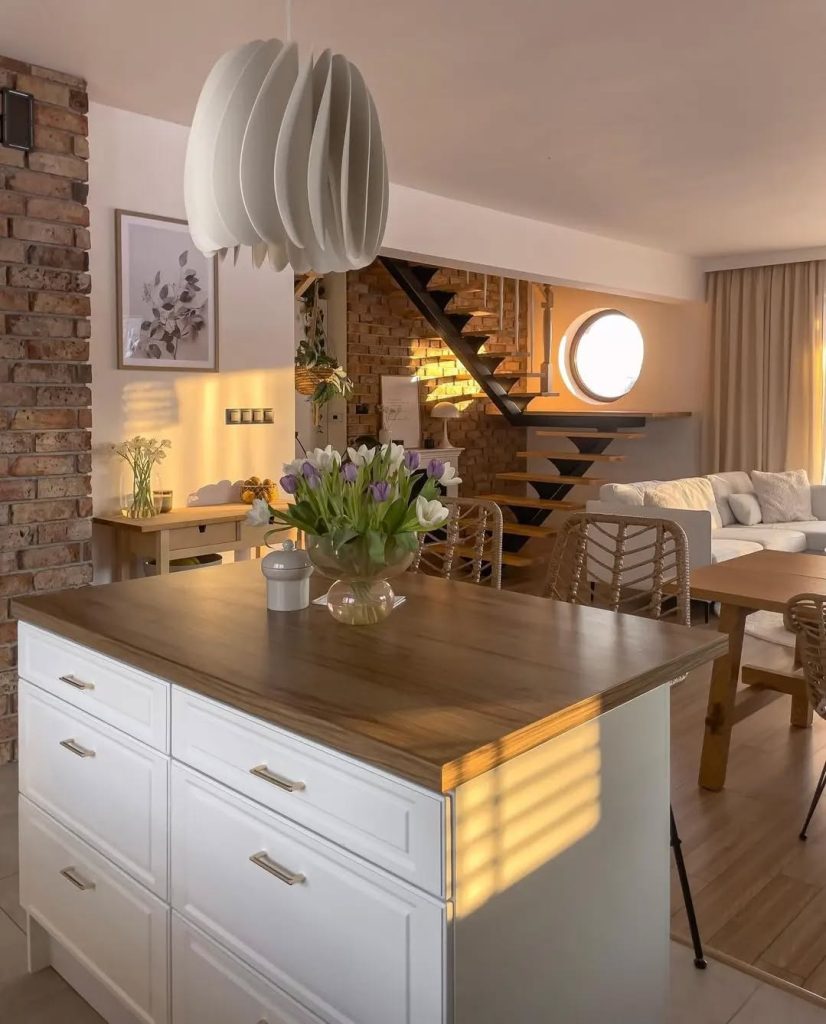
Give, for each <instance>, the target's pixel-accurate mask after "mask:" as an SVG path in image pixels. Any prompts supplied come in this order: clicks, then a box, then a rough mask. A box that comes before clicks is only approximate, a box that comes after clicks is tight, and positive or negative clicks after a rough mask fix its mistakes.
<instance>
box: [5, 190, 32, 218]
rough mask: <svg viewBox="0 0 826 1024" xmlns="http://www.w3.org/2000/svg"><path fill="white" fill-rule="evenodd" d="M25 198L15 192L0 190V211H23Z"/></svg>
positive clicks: (24, 210)
mask: <svg viewBox="0 0 826 1024" xmlns="http://www.w3.org/2000/svg"><path fill="white" fill-rule="evenodd" d="M25 212H26V198H25V196H21V195H18V193H16V192H5V191H3V192H0V213H25Z"/></svg>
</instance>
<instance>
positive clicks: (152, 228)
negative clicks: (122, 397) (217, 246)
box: [115, 210, 218, 372]
mask: <svg viewBox="0 0 826 1024" xmlns="http://www.w3.org/2000/svg"><path fill="white" fill-rule="evenodd" d="M115 252H116V264H117V265H116V272H117V310H118V313H117V316H118V368H119V369H121V370H137V369H140V370H179V371H180V370H200V371H212V372H214V371H216V370H217V369H218V261H217V258H216V257H215V256H211V257H207V256H204V255H203V253H201V252H199V251H198V249H196V248H195V245H194V243H193V241H192V238H191V236H190V234H189V228H188V226H187V223H186V221H183V220H174V219H172V218H169V217H153V216H151V215H149V214H146V213H132V212H130V211H128V210H116V211H115Z"/></svg>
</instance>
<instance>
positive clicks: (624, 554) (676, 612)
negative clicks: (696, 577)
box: [544, 513, 706, 969]
mask: <svg viewBox="0 0 826 1024" xmlns="http://www.w3.org/2000/svg"><path fill="white" fill-rule="evenodd" d="M544 596H545V597H550V598H551V599H552V600H555V601H565V602H567V603H569V604H587V605H591V606H593V607H595V608H604V609H607V610H608V611H612V612H623V613H626V614H629V615H641V616H644V617H646V618H650V619H657V620H668V621H671V622H674V623H678V624H680V625H683V626H689V625H691V600H690V590H689V574H688V540H687V539H686V535H685V532H684V530H683V528H682V527H681V526H679V525H678V524H677V523H675V522H672V521H671V520H670V519H658V518H651V519H640V518H638V517H631V516H628V517H626V516H616V515H603V514H599V513H578V514H576V515H572V516H570V517H569V518H568V519H567V520H566V521H565V523H563V525H562V528H561V529H560V531H559V535H558V537H557V541H556V545H555V546H554V550H553V554H552V555H551V561H550V565H549V567H548V573H547V576H546V578H545V587H544ZM682 678H685V677H684V676H683V677H681V679H682ZM681 679H677V680H674V682H680V681H681ZM669 810H670V817H671V821H670V828H671V849H672V850H673V851H674V863H675V865H676V868H677V874H678V876H679V879H680V888H681V889H682V894H683V902H684V903H685V912H686V917H687V918H688V927H689V930H690V932H691V941H692V944H693V946H694V965H695V966H696V967H698V968H700V969H703V968H705V966H706V960H705V956H704V955H703V945H702V942H701V940H700V929H699V927H698V925H697V915H696V914H695V912H694V900H693V898H692V895H691V886H690V884H689V881H688V873H687V871H686V866H685V859H684V858H683V852H682V846H681V843H680V835H679V833H678V831H677V823H676V821H675V819H674V808H673V807H671V808H670V809H669Z"/></svg>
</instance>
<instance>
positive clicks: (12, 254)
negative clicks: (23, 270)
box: [0, 238, 26, 263]
mask: <svg viewBox="0 0 826 1024" xmlns="http://www.w3.org/2000/svg"><path fill="white" fill-rule="evenodd" d="M25 259H26V246H25V244H24V243H23V242H18V241H17V240H15V239H13V238H0V261H2V262H3V263H22V262H23V261H24V260H25Z"/></svg>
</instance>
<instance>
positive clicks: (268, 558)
mask: <svg viewBox="0 0 826 1024" xmlns="http://www.w3.org/2000/svg"><path fill="white" fill-rule="evenodd" d="M311 566H312V562H311V561H310V556H309V555H308V554H307V552H306V551H304V550H303V549H302V548H297V547H296V546H295V544H294V543H293V541H291V540H285V541H284V542H283V543H282V545H281V547H280V548H276V549H275V550H273V551H270V553H269V554H268V555H265V556H264V558H263V559H262V568H266V569H268V570H273V569H274V570H276V571H277V570H279V569H309V568H310V567H311Z"/></svg>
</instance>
